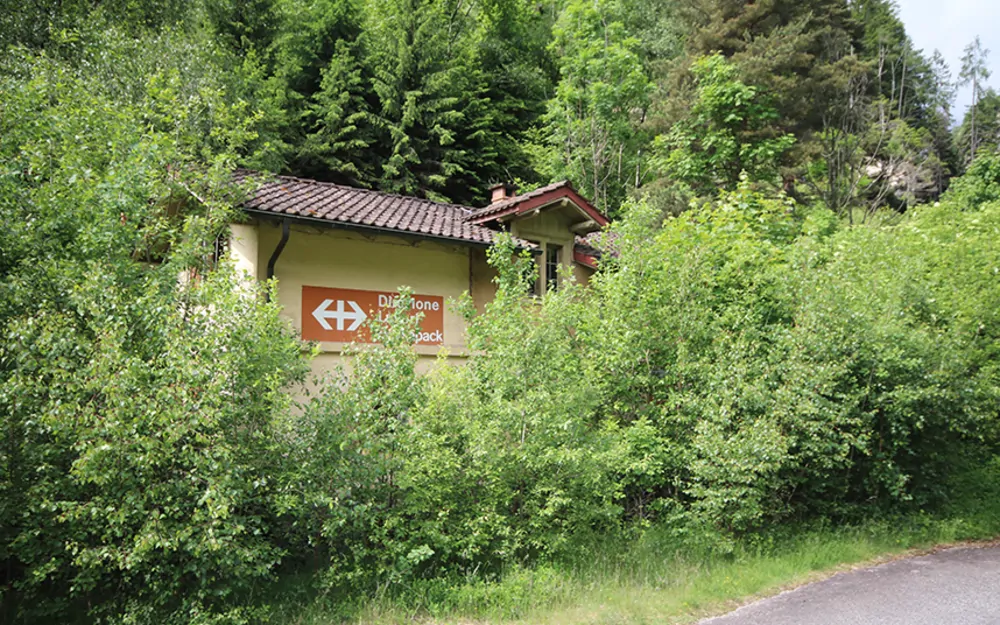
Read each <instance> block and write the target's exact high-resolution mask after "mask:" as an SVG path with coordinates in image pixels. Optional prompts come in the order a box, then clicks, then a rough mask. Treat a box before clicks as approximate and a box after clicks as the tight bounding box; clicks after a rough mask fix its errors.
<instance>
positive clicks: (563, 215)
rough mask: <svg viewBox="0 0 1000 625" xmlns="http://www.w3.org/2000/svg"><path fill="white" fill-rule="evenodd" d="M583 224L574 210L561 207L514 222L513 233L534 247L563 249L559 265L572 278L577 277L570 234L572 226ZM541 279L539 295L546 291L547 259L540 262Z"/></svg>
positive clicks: (571, 234)
mask: <svg viewBox="0 0 1000 625" xmlns="http://www.w3.org/2000/svg"><path fill="white" fill-rule="evenodd" d="M578 221H580V217H579V216H578V215H577V214H576V212H575V209H571V208H569V207H566V206H565V205H562V206H561V207H559V206H557V207H551V208H549V209H547V210H545V212H532V213H529V214H527V215H525V216H523V217H520V218H518V219H517V220H516V221H513V222H511V224H510V232H511V234H513V235H514V236H516V237H520V238H522V239H526V240H528V241H531V242H533V243H539V244H540V245H542V246H543V248H545V247H551V246H553V245H554V246H558V247H559V248H560V254H559V258H560V264H561V265H563V267H565V269H564V271H565V270H568V271H570V272H571V273H572V275H574V276H576V275H578V272H577V271H576V270H575V267H574V266H575V263H574V262H573V248H574V244H575V241H576V237H575V235H574V234H573V232H572V231H571V230H570V226H571V225H572V224H573V223H576V222H578ZM537 260H538V265H539V267H538V274H539V276H538V279H539V287H540V288H539V293H541V292H544V288H545V269H544V264H545V256H544V254H543V255H542V256H540V257H539V258H538V259H537Z"/></svg>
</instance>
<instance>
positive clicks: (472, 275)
mask: <svg viewBox="0 0 1000 625" xmlns="http://www.w3.org/2000/svg"><path fill="white" fill-rule="evenodd" d="M257 233H258V236H257V247H258V256H257V267H258V270H257V275H258V277H259V278H261V279H263V278H264V268H265V267H266V266H267V261H268V258H270V256H271V254H272V252H273V251H274V248H275V246H276V245H277V244H278V241H279V239H280V237H281V229H280V227H279V226H277V225H276V224H272V223H261V224H259V225H258V226H257ZM480 257H481V259H482V260H481V262H480ZM470 268H471V269H470ZM274 274H275V277H276V278H277V279H278V285H279V286H278V298H279V301H280V303H281V305H282V308H283V309H284V311H285V314H286V315H287V316H288V317H289V319H291V321H292V323H293V324H294V325H295V327H296V328H298V329H299V331H301V327H302V325H301V324H302V313H303V311H302V287H303V286H316V287H330V288H346V289H363V290H369V291H396V290H398V289H399V287H401V286H408V287H410V288H411V289H412V290H413V292H414V293H417V294H421V295H438V296H442V297H444V298H445V300H446V302H447V300H449V299H452V300H457V299H458V298H459V297H460V296H461V295H462V294H463V293H464V292H466V291H468V292H471V293H473V294H474V296H475V297H476V298H477V299H479V300H482V301H485V298H486V297H488V296H489V295H490V294H491V293H492V291H491V289H492V284H491V282H490V280H491V275H490V274H489V267H487V266H485V256H484V255H483V254H482V252H481V251H479V250H475V249H473V248H469V247H465V246H459V245H450V244H447V243H438V242H433V241H415V240H413V239H408V238H403V237H394V236H389V235H371V236H369V235H365V234H360V233H356V232H350V231H346V230H337V229H327V228H311V227H301V226H296V225H293V226H292V229H291V235H290V237H289V240H288V244H287V245H286V246H285V249H284V251H283V252H282V254H281V256H280V257H279V259H278V262H277V264H276V265H275V272H274ZM308 312H309V311H306V313H307V314H308ZM344 347H345V344H344V343H332V342H323V343H321V344H320V348H321V349H322V351H323V355H321V356H320V357H319V358H318V359H317V363H316V364H315V366H314V368H315V369H317V370H325V369H329V368H330V367H333V366H335V364H336V363H337V362H338V361H339V360H340V352H341V350H342V349H343V348H344ZM416 349H417V351H418V353H419V354H420V355H421V357H422V358H425V359H430V360H433V359H434V358H436V357H437V355H438V353H439V352H440V351H441V349H445V350H447V351H448V352H449V353H450V354H451V355H452V356H453V357H462V356H464V354H465V323H464V321H463V320H462V318H461V317H460V316H459V315H458V314H456V313H455V311H454V310H453V309H452V307H451V306H450V305H446V307H445V311H444V345H443V346H442V347H437V346H430V345H426V346H418V347H417V348H416Z"/></svg>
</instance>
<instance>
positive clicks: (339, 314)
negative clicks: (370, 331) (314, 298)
mask: <svg viewBox="0 0 1000 625" xmlns="http://www.w3.org/2000/svg"><path fill="white" fill-rule="evenodd" d="M333 302H334V300H332V299H327V300H323V303H322V304H320V305H319V306H317V307H316V310H314V311H313V312H312V315H313V317H315V318H316V321H318V322H319V325H321V326H323V329H324V330H332V329H333V327H332V326H331V325H330V322H329V321H327V319H336V320H337V330H338V331H343V329H344V322H345V321H353V322H354V323H352V324H351V327H349V328H347V331H348V332H354V331H355V330H357V329H358V327H359V326H360V325H361V324H362V323H363V322H364V320H365V319H367V318H368V315H366V314H365V311H363V310H361V307H360V306H358V304H357V302H355V301H352V300H347V304H348V305H349V306H350V307H351V308H353V309H354V311H353V312H352V311H349V310H344V300H342V299H338V300H336V302H337V309H336V310H329V309H328V308H327V306H329V305H330V304H332V303H333Z"/></svg>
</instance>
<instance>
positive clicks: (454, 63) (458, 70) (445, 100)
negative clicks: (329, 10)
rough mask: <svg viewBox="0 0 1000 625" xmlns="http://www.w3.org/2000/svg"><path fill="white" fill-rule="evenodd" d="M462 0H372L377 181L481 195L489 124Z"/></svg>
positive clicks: (400, 188)
mask: <svg viewBox="0 0 1000 625" xmlns="http://www.w3.org/2000/svg"><path fill="white" fill-rule="evenodd" d="M470 9H471V7H470V6H468V5H467V4H465V3H464V2H463V1H462V0H385V1H382V0H372V2H370V3H369V4H368V5H367V10H366V12H367V14H368V16H369V19H368V23H367V25H366V28H365V35H364V43H365V45H366V47H367V48H368V49H369V50H370V51H371V55H370V56H369V57H368V59H367V60H368V62H369V63H370V72H371V75H372V80H373V87H374V92H375V96H376V99H377V108H376V109H375V110H374V111H373V119H374V123H375V124H376V126H377V128H378V130H379V131H380V133H381V137H382V146H381V148H380V149H381V150H382V154H383V160H382V171H381V175H380V177H379V181H378V183H379V186H380V188H382V189H384V190H386V191H391V192H395V193H403V194H407V195H418V196H422V197H428V198H431V199H438V200H452V201H460V202H470V203H471V202H474V201H475V202H481V201H482V199H483V198H484V197H485V194H486V188H485V187H486V181H485V180H484V177H483V176H480V175H479V173H478V172H479V171H480V170H482V169H483V168H488V167H489V165H490V163H493V162H495V160H496V158H497V144H498V137H497V132H496V130H495V129H494V127H493V110H492V106H491V102H490V100H489V97H488V94H487V84H486V80H485V76H484V75H483V72H482V70H481V66H480V59H479V56H478V50H477V47H476V45H475V44H476V37H475V35H476V31H475V28H474V20H473V19H472V18H471V16H470V13H469V11H470Z"/></svg>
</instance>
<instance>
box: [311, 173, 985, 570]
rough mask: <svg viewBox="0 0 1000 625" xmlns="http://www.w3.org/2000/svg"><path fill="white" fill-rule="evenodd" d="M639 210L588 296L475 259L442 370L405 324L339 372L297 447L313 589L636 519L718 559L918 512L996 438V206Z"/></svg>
mask: <svg viewBox="0 0 1000 625" xmlns="http://www.w3.org/2000/svg"><path fill="white" fill-rule="evenodd" d="M655 219H656V218H655V216H654V212H653V211H650V210H648V209H646V208H645V207H644V206H642V205H641V204H637V205H635V206H632V207H631V209H630V215H629V216H628V217H627V218H626V219H624V220H623V222H622V224H621V225H620V227H619V228H618V230H617V231H616V232H615V233H614V236H613V237H612V239H610V241H609V244H610V245H611V246H612V247H613V248H614V249H616V250H617V255H615V256H613V257H612V256H609V257H607V258H606V259H605V264H604V269H603V270H602V272H601V273H599V274H598V275H597V276H596V277H595V278H594V279H593V281H592V282H591V285H590V287H589V288H582V287H579V286H576V285H567V287H566V288H561V289H560V290H558V291H557V292H552V293H549V294H547V295H546V296H545V297H544V298H542V299H540V300H531V299H525V298H524V296H523V293H524V292H525V290H526V288H525V284H524V283H523V275H522V274H523V270H524V266H523V262H524V261H523V260H520V261H517V262H515V263H513V264H512V263H511V262H510V258H511V257H512V255H513V254H514V252H513V249H512V248H510V247H500V248H498V249H496V250H495V251H494V253H493V254H492V261H493V263H494V265H495V266H496V268H497V270H498V273H499V278H498V285H499V291H498V294H497V297H496V299H495V300H494V301H493V302H492V303H491V304H490V305H489V306H488V307H487V310H486V311H485V313H484V314H482V315H478V316H477V315H472V314H470V319H469V331H468V332H469V349H470V356H469V358H468V361H467V363H466V364H465V365H463V366H458V367H446V366H442V367H440V368H438V369H437V370H436V371H434V372H433V373H432V374H431V375H429V376H427V377H419V376H417V375H416V374H415V373H414V362H415V356H414V355H413V353H412V352H411V351H410V350H409V349H408V347H407V343H408V338H407V337H408V336H410V334H411V333H410V330H407V329H403V330H398V331H393V330H391V329H383V330H382V331H383V332H385V333H386V334H384V337H385V339H386V340H385V342H384V345H382V346H380V347H375V348H370V349H367V350H364V351H362V352H361V353H359V354H358V355H357V356H356V357H355V361H354V363H353V367H352V371H351V372H350V373H345V374H344V375H343V377H342V378H341V379H340V381H339V382H338V384H336V385H332V386H330V387H328V391H327V392H326V394H325V395H324V397H323V398H322V399H320V400H319V401H318V402H316V403H314V404H313V406H312V410H311V411H310V412H309V413H307V414H308V416H307V417H304V419H305V420H304V423H307V424H308V426H309V428H310V431H311V432H313V434H312V435H311V437H305V438H302V439H300V440H301V441H307V442H300V444H302V445H305V448H306V449H307V450H308V452H307V455H308V454H312V453H314V452H315V450H316V449H325V450H327V453H328V454H330V455H327V456H323V457H321V458H319V459H314V460H309V459H308V458H303V461H302V463H301V464H302V466H304V467H309V468H310V470H311V471H312V473H311V474H310V481H309V484H310V485H311V486H310V488H307V489H305V490H306V491H309V492H312V493H313V494H314V495H316V494H318V493H322V497H323V498H324V501H325V502H326V505H325V506H318V507H317V506H313V507H311V508H310V509H322V510H323V517H324V519H323V525H322V533H323V544H324V545H325V549H326V550H327V554H328V556H329V557H331V558H332V561H333V562H334V564H335V566H334V568H333V569H331V574H332V577H331V579H333V580H336V581H350V582H358V583H363V584H371V583H379V584H392V583H396V582H400V581H402V580H405V579H407V578H411V577H414V576H417V577H420V576H441V575H468V574H469V573H470V572H477V573H479V574H482V573H489V572H491V571H497V570H499V569H500V568H502V567H503V566H506V565H511V564H519V563H522V562H525V561H531V560H534V559H537V558H538V557H540V556H551V555H554V554H558V553H560V552H561V551H562V550H563V549H564V548H565V547H566V546H567V545H570V544H572V542H573V540H574V539H578V538H580V537H581V536H582V535H584V534H588V533H591V532H594V531H597V532H601V533H605V534H606V533H608V532H616V531H619V530H627V529H628V528H640V527H643V526H644V525H646V524H648V523H654V522H655V523H658V524H661V525H666V526H668V527H672V528H673V530H674V531H677V532H681V533H682V534H684V535H688V536H689V537H690V538H691V539H692V540H699V541H704V540H706V539H707V540H709V541H710V543H712V544H715V545H716V546H717V547H723V548H724V547H726V546H727V545H729V544H731V539H732V538H734V537H736V536H738V535H740V534H743V533H746V532H749V531H753V530H756V529H759V528H762V527H764V526H765V525H767V524H770V523H775V522H782V521H787V520H791V519H803V518H811V517H816V516H820V515H822V516H825V517H827V518H847V517H851V516H855V515H858V514H864V513H866V512H870V511H871V509H872V508H871V507H872V506H876V507H878V508H881V509H884V510H888V509H898V508H900V507H901V506H903V507H905V506H908V505H921V506H922V505H932V504H935V503H939V502H940V501H942V499H943V498H944V497H945V496H946V495H947V493H944V492H941V490H940V489H941V487H940V485H941V484H943V483H944V478H945V477H947V474H948V472H949V471H950V470H951V469H953V468H954V467H956V466H957V463H956V459H958V458H961V457H962V456H963V454H966V453H967V452H968V451H969V450H971V449H973V448H977V447H978V446H980V445H982V444H989V445H992V444H995V443H996V441H997V438H996V434H997V428H996V426H997V416H998V408H1000V377H998V375H1000V371H998V368H997V366H996V349H997V315H998V313H997V304H998V303H1000V302H998V301H997V298H998V297H1000V284H998V283H997V280H996V271H997V269H996V268H997V267H1000V250H997V249H996V246H993V245H991V243H990V237H992V236H995V235H996V233H997V232H998V228H1000V205H997V204H992V205H985V206H983V207H982V208H981V209H979V210H978V211H965V212H962V211H960V210H958V209H957V207H955V206H954V205H945V206H937V207H924V208H921V209H920V210H918V211H914V212H913V214H911V215H910V216H909V217H908V218H907V219H906V220H905V221H904V222H903V223H901V224H898V225H896V226H885V227H874V226H872V227H859V228H850V229H838V225H837V224H838V221H837V219H836V217H835V216H834V215H833V214H832V213H830V212H829V211H826V210H823V209H805V208H802V207H799V206H796V205H795V204H794V203H793V202H791V201H790V200H788V199H784V198H777V199H767V198H764V197H762V196H760V195H759V194H757V193H755V192H753V191H751V190H750V189H749V188H748V187H745V186H744V187H741V188H740V189H739V190H738V191H736V192H734V193H732V194H729V195H726V196H724V197H723V198H721V200H720V201H719V202H718V203H716V204H715V205H712V206H706V207H704V208H702V209H699V210H695V211H691V212H689V213H685V214H684V215H682V216H680V217H678V218H672V219H670V220H668V221H667V222H666V223H664V224H662V225H660V224H657V223H656V221H655ZM515 257H516V255H515ZM396 323H397V327H399V328H403V327H404V326H405V324H403V323H402V321H401V319H400V320H397V322H396ZM320 432H323V433H322V434H320ZM692 533H693V534H692Z"/></svg>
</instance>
